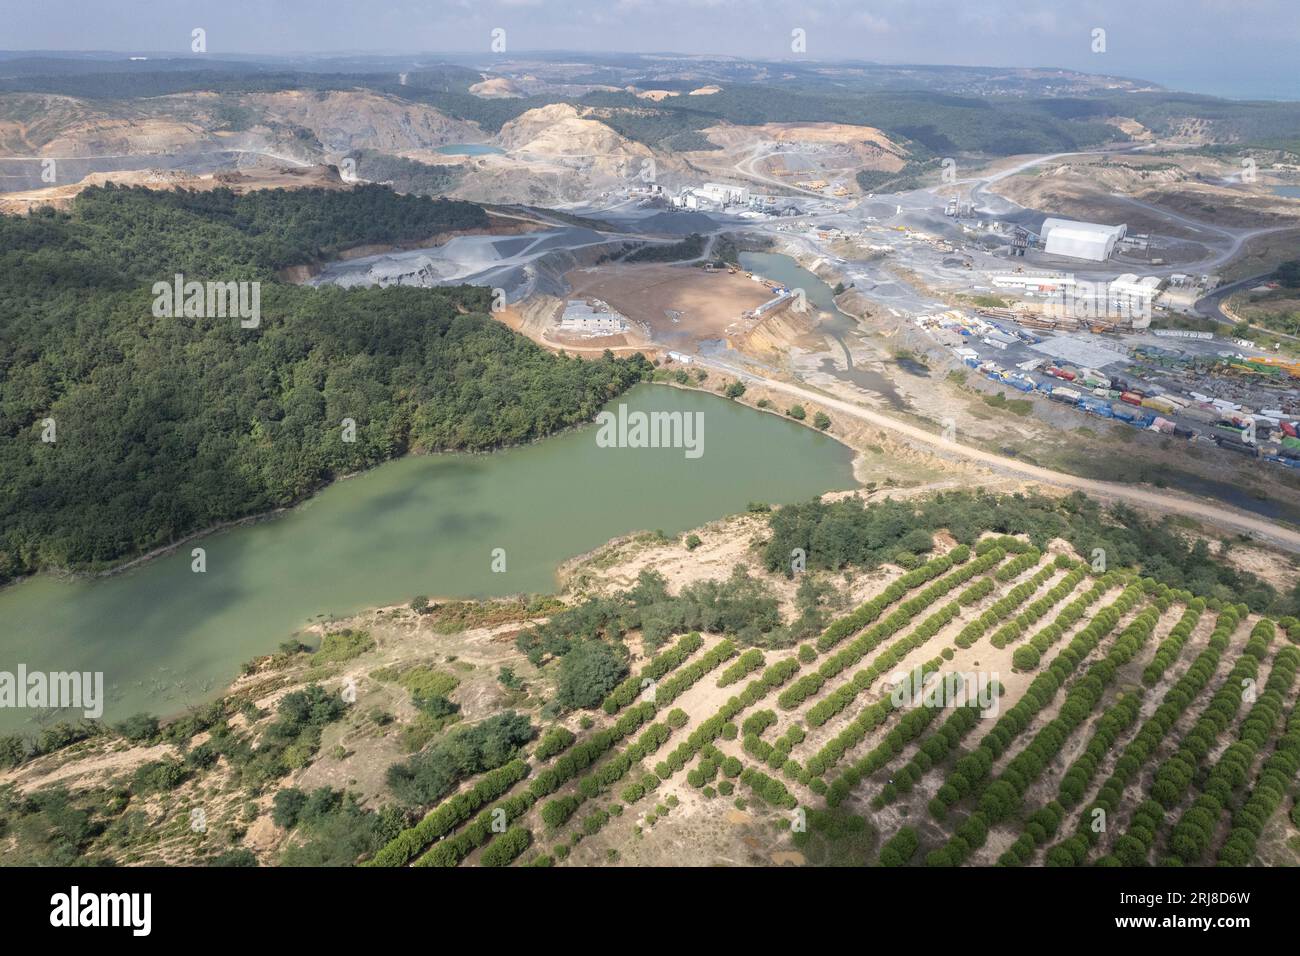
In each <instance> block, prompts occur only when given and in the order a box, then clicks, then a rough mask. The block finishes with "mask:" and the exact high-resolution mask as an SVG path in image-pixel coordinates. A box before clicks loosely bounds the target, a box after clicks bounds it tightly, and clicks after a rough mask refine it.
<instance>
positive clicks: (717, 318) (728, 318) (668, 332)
mask: <svg viewBox="0 0 1300 956" xmlns="http://www.w3.org/2000/svg"><path fill="white" fill-rule="evenodd" d="M564 278H565V281H566V282H568V283H569V285H570V287H571V288H572V290H573V293H572V296H573V298H581V297H584V296H590V297H593V298H597V299H602V300H604V301H605V302H608V303H609V304H610V305H611V306H612V307H613V308H615V309H617V310H618V311H619V312H621V313H622V314H623V315H625V316H627V317H628V318H629V319H632V320H633V321H635V322H642V323H645V324H646V325H647V326H649V328H650V329H651V331H652V333H653V336H654V339H655V341H657V342H660V343H663V344H664V345H666V346H667V347H669V348H674V349H684V350H692V351H693V350H694V349H695V348H696V347H697V346H698V345H699V343H700V342H703V341H708V340H717V339H722V338H725V337H726V336H727V329H728V326H730V325H731V324H732V323H733V322H735V321H736V320H737V319H739V318H740V315H741V313H742V312H744V311H746V310H748V309H753V308H755V307H756V306H759V305H762V304H763V303H764V302H766V301H767V300H768V299H771V298H772V293H771V292H769V291H768V289H767V288H766V287H764V286H762V285H760V284H759V283H757V282H754V281H752V280H750V279H746V278H745V274H744V273H743V272H737V273H736V274H735V275H730V274H728V273H726V272H723V271H720V270H719V271H715V272H706V271H705V270H704V269H700V268H696V267H694V266H685V265H661V264H655V263H643V264H634V265H624V264H613V263H611V264H608V265H601V266H590V267H587V268H580V269H575V270H573V271H571V272H569V273H567V274H566V275H565V277H564Z"/></svg>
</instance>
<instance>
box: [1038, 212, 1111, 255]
mask: <svg viewBox="0 0 1300 956" xmlns="http://www.w3.org/2000/svg"><path fill="white" fill-rule="evenodd" d="M1127 232H1128V226H1126V225H1125V224H1124V223H1120V224H1119V225H1118V226H1107V225H1104V224H1102V223H1097V222H1074V221H1072V220H1069V219H1051V218H1048V219H1044V220H1043V226H1042V228H1041V229H1040V230H1039V231H1038V235H1039V238H1041V239H1042V241H1043V249H1044V251H1045V252H1046V253H1047V254H1048V255H1050V256H1067V257H1068V258H1071V259H1088V260H1091V261H1092V262H1105V261H1106V260H1107V259H1109V258H1110V257H1111V255H1112V254H1113V253H1114V251H1115V244H1116V243H1117V242H1119V241H1120V240H1121V239H1123V238H1124V236H1125V234H1126V233H1127Z"/></svg>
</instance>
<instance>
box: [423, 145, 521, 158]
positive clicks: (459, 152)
mask: <svg viewBox="0 0 1300 956" xmlns="http://www.w3.org/2000/svg"><path fill="white" fill-rule="evenodd" d="M437 151H438V152H440V153H442V154H443V155H444V156H488V155H490V154H492V153H504V152H505V150H504V149H501V148H500V147H499V146H489V145H487V144H486V143H450V144H448V145H446V146H439V147H438V150H437Z"/></svg>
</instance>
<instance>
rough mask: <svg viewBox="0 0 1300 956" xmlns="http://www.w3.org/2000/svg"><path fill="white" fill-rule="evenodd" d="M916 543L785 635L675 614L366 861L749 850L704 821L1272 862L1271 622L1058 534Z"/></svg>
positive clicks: (1281, 650)
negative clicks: (606, 676) (921, 551)
mask: <svg viewBox="0 0 1300 956" xmlns="http://www.w3.org/2000/svg"><path fill="white" fill-rule="evenodd" d="M940 550H941V549H936V550H935V551H934V552H932V553H931V554H930V555H929V556H928V560H926V561H924V562H923V563H919V565H918V566H916V567H914V568H913V569H912V570H910V571H906V572H901V571H899V572H898V573H896V574H894V575H892V576H891V578H890V580H889V581H888V583H887V585H885V586H884V587H883V588H882V589H881V590H879V592H878V593H877V594H875V595H874V596H873V597H871V598H870V599H869V600H866V601H865V602H863V603H861V604H859V605H858V606H857V607H855V608H854V609H852V610H851V611H850V612H849V613H847V614H844V615H842V616H840V617H838V618H837V619H835V620H834V621H833V622H832V623H830V625H829V626H827V627H826V628H825V629H824V630H823V631H822V632H821V633H820V635H819V636H817V637H815V638H814V639H812V640H809V641H806V642H803V643H801V644H800V645H799V646H797V647H792V648H785V649H760V648H756V647H745V646H743V645H742V644H740V643H738V642H737V641H735V640H733V639H731V638H729V637H726V636H720V635H716V634H713V635H701V634H700V633H699V632H691V633H686V634H681V635H677V636H675V637H674V638H673V639H672V640H671V641H670V642H668V643H667V644H665V645H664V646H663V647H662V648H660V649H659V650H658V652H657V653H656V654H654V655H653V656H648V657H646V658H645V659H643V660H642V661H640V662H639V666H638V667H636V668H634V669H633V671H632V672H631V673H630V674H629V675H628V676H627V677H626V678H625V679H623V680H622V682H621V683H619V684H618V685H617V686H616V687H615V688H614V690H613V691H612V692H610V693H609V694H608V695H607V696H606V697H605V698H604V700H603V701H602V702H601V704H600V706H598V707H595V708H592V709H591V710H589V711H583V714H584V717H583V719H582V723H586V724H589V725H590V726H588V727H587V728H585V729H583V728H581V726H580V725H579V724H577V723H575V721H574V720H573V719H572V717H569V718H567V719H565V720H562V721H557V722H556V723H554V724H553V725H551V726H550V727H549V728H547V729H545V730H544V731H543V732H542V733H541V734H540V736H539V738H538V739H537V741H536V743H534V744H531V745H529V747H528V748H527V749H526V751H525V752H524V753H522V754H521V755H520V756H518V757H516V758H515V759H513V760H512V761H510V762H509V763H507V764H505V765H503V766H501V767H499V768H497V769H494V770H491V771H489V772H487V773H484V774H482V775H481V776H478V777H477V778H475V779H473V780H471V781H469V782H467V783H466V784H465V785H464V786H463V787H462V788H461V789H460V790H459V791H458V792H457V793H456V794H455V795H454V796H452V797H450V798H449V799H447V800H445V801H442V802H440V803H438V804H437V805H436V806H433V807H430V808H428V813H427V815H425V816H424V817H423V818H422V819H421V820H420V821H419V822H418V823H417V824H415V825H414V826H411V827H409V828H407V829H405V830H403V831H402V832H401V833H400V834H399V835H398V836H397V837H396V838H394V839H392V840H391V841H390V842H388V843H387V845H385V846H384V847H383V848H382V849H381V850H379V852H378V853H376V854H375V856H374V857H373V859H371V860H370V861H368V865H373V866H407V865H410V866H417V867H420V866H456V865H482V866H501V865H511V864H515V865H542V866H546V865H559V864H579V863H581V864H599V863H619V864H626V863H633V862H654V863H660V864H679V865H692V864H700V865H703V864H710V863H714V862H742V863H743V862H756V859H755V858H754V857H753V856H752V855H751V857H750V859H747V860H746V859H737V858H736V857H735V856H734V855H728V854H729V851H728V850H727V849H726V848H725V845H726V840H725V839H722V840H716V839H715V836H716V833H717V832H718V831H725V830H726V829H727V828H728V827H729V826H732V825H736V824H738V823H741V822H744V823H748V824H750V825H751V826H750V832H751V833H752V832H753V831H754V830H755V829H757V830H766V831H767V832H768V833H769V834H770V838H769V839H768V840H766V841H761V840H754V839H753V837H752V836H751V837H749V838H747V842H748V844H749V846H750V849H751V850H754V849H761V850H762V852H763V853H764V854H765V855H766V856H765V858H766V859H768V860H770V861H772V862H778V863H779V862H809V863H818V862H823V863H844V864H855V865H862V864H876V865H880V866H908V865H913V866H915V865H923V866H962V865H968V866H969V865H974V866H987V865H1001V866H1026V865H1048V866H1082V865H1117V864H1123V865H1140V864H1166V865H1184V866H1191V865H1212V864H1222V865H1233V866H1238V865H1248V864H1251V863H1254V862H1256V861H1257V860H1258V859H1259V858H1260V853H1261V850H1260V845H1261V841H1262V840H1263V841H1267V842H1269V844H1270V846H1269V858H1270V860H1279V859H1280V860H1281V861H1283V862H1285V861H1286V860H1287V859H1288V854H1290V855H1291V858H1293V855H1294V850H1293V849H1288V848H1287V847H1286V846H1285V841H1286V840H1287V839H1288V836H1287V835H1288V834H1293V833H1294V830H1295V826H1294V825H1293V823H1294V821H1292V823H1288V820H1287V817H1288V815H1290V816H1291V817H1292V818H1294V817H1295V816H1296V811H1295V778H1296V772H1297V769H1300V719H1296V718H1295V717H1294V702H1295V697H1296V669H1297V665H1298V664H1300V648H1297V647H1296V646H1295V644H1294V643H1292V641H1291V640H1290V639H1288V634H1287V631H1286V629H1285V625H1290V626H1291V627H1292V628H1294V626H1295V622H1294V621H1293V620H1290V619H1287V620H1285V621H1283V622H1282V623H1281V624H1279V622H1276V621H1274V620H1271V619H1269V618H1267V617H1262V616H1260V615H1258V614H1254V613H1251V612H1250V611H1249V610H1248V609H1247V607H1246V606H1245V605H1243V604H1234V603H1229V602H1224V601H1221V600H1218V599H1215V598H1211V599H1210V600H1208V601H1207V600H1206V599H1203V598H1200V597H1193V596H1192V594H1191V593H1190V592H1188V591H1182V590H1174V589H1171V588H1170V587H1168V586H1167V585H1165V584H1161V583H1158V582H1156V581H1155V580H1153V579H1152V578H1143V577H1140V576H1139V575H1138V574H1136V573H1134V572H1132V571H1127V570H1110V571H1105V570H1103V569H1102V567H1101V564H1102V562H1101V561H1098V560H1096V559H1095V558H1094V560H1093V561H1089V562H1085V561H1084V560H1083V559H1082V558H1081V557H1080V556H1079V555H1078V554H1077V553H1075V552H1074V551H1073V549H1072V548H1071V547H1070V546H1068V545H1066V544H1065V543H1064V542H1062V541H1054V542H1052V543H1051V544H1050V545H1049V546H1048V547H1047V548H1046V549H1045V550H1041V551H1040V550H1039V549H1038V548H1036V547H1034V546H1032V545H1031V544H1029V543H1028V542H1027V541H1026V540H1024V539H1023V538H1022V537H1013V536H1006V535H993V534H986V535H983V536H981V537H980V538H979V539H978V540H977V541H976V543H975V544H974V546H973V547H970V546H966V545H955V546H952V547H949V548H948V549H947V550H946V551H944V552H943V553H939V551H940ZM1292 633H1293V634H1294V633H1295V632H1294V630H1293V632H1292ZM903 674H906V675H907V676H908V680H909V681H919V682H920V685H919V686H922V687H926V686H935V687H937V688H939V689H938V690H937V691H935V690H932V692H931V693H930V694H929V695H928V696H927V697H926V698H925V699H923V700H922V699H918V700H915V701H913V700H908V699H906V698H905V697H900V696H899V695H898V694H895V693H892V692H891V691H892V688H893V687H894V685H895V683H896V682H897V679H898V677H899V676H900V675H903ZM950 675H962V676H963V679H964V682H965V686H966V687H968V688H971V689H973V688H975V687H977V686H981V685H980V684H979V683H978V682H980V681H983V682H984V683H983V686H985V687H986V689H987V695H986V696H985V697H984V699H983V700H979V699H976V695H974V694H973V693H972V694H967V695H965V696H964V697H963V695H961V694H955V693H954V692H955V691H956V690H957V689H958V688H959V687H960V686H962V684H960V683H957V682H954V681H953V680H952V679H951V677H950ZM931 681H937V684H935V685H931V684H930V682H931ZM659 843H662V844H663V845H662V846H659V847H656V844H659ZM760 844H761V846H760ZM768 850H771V851H772V852H770V853H768V852H767V851H768Z"/></svg>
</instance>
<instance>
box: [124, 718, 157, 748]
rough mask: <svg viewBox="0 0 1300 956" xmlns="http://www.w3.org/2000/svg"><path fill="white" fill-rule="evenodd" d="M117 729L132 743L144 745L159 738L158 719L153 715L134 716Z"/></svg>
mask: <svg viewBox="0 0 1300 956" xmlns="http://www.w3.org/2000/svg"><path fill="white" fill-rule="evenodd" d="M116 729H117V732H118V733H119V734H121V735H122V736H123V737H125V738H126V739H127V740H129V741H131V743H143V742H144V741H148V740H153V739H154V738H155V737H157V736H158V718H157V717H154V716H153V715H152V714H133V715H132V716H130V717H128V718H127V719H126V720H124V721H122V722H121V723H120V724H118V725H117V728H116Z"/></svg>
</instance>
